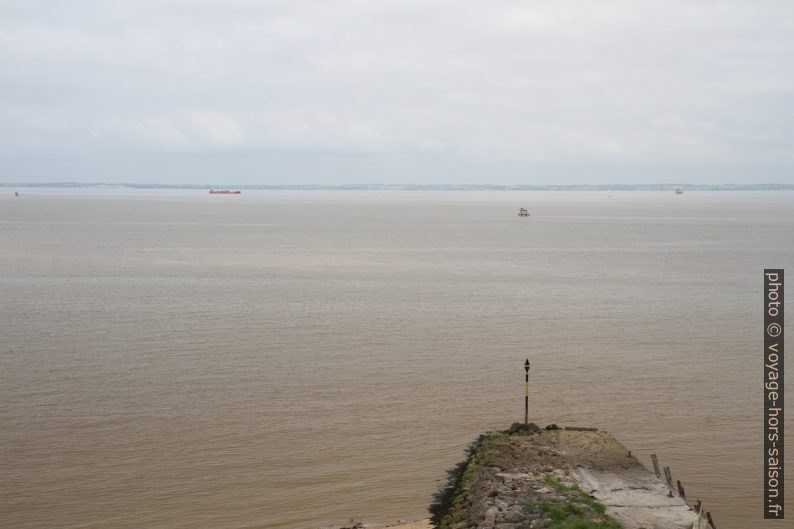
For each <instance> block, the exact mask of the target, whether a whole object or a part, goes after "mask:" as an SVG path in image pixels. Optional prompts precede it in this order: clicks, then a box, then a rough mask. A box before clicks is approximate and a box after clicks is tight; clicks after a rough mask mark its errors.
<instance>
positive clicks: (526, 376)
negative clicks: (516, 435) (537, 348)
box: [524, 358, 529, 424]
mask: <svg viewBox="0 0 794 529" xmlns="http://www.w3.org/2000/svg"><path fill="white" fill-rule="evenodd" d="M524 424H529V358H527V361H526V362H524Z"/></svg>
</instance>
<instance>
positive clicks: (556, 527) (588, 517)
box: [524, 474, 623, 529]
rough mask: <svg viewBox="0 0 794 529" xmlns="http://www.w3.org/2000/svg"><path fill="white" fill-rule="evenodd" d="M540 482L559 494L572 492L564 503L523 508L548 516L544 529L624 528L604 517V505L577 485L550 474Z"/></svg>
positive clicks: (541, 503)
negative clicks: (567, 483)
mask: <svg viewBox="0 0 794 529" xmlns="http://www.w3.org/2000/svg"><path fill="white" fill-rule="evenodd" d="M543 481H545V482H546V483H547V484H548V485H549V486H551V487H552V488H553V489H554V490H556V491H558V492H573V493H575V494H573V495H571V496H568V497H567V498H566V499H565V501H549V500H543V501H540V502H527V503H526V504H525V505H524V509H525V510H526V511H527V512H535V511H536V510H538V511H540V512H542V513H544V514H545V515H546V516H548V518H549V522H548V523H547V524H546V525H544V526H543V527H544V529H623V526H622V525H621V524H620V522H618V521H617V520H615V519H614V518H612V517H611V516H608V515H607V514H606V510H607V508H606V506H605V505H604V504H603V503H600V502H598V501H596V499H595V498H593V497H592V496H591V495H590V494H588V493H586V492H585V491H583V490H582V489H581V488H580V487H579V485H576V484H574V485H566V484H565V483H562V482H561V481H560V480H559V479H557V478H556V477H555V476H553V475H551V474H547V475H546V476H545V477H544V478H543Z"/></svg>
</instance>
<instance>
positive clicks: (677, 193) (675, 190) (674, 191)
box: [673, 187, 684, 195]
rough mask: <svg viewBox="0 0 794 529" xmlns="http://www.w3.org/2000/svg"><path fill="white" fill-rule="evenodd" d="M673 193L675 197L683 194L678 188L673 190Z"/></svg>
mask: <svg viewBox="0 0 794 529" xmlns="http://www.w3.org/2000/svg"><path fill="white" fill-rule="evenodd" d="M673 193H674V194H676V195H683V194H684V190H683V189H681V188H680V187H676V188H675V189H673Z"/></svg>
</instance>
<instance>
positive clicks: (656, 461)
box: [651, 454, 662, 478]
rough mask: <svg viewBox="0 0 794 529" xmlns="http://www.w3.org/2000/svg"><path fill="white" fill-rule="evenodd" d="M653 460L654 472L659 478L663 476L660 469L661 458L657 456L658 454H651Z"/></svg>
mask: <svg viewBox="0 0 794 529" xmlns="http://www.w3.org/2000/svg"><path fill="white" fill-rule="evenodd" d="M651 461H652V462H653V473H654V474H656V477H657V478H660V477H662V472H661V470H659V458H657V457H656V454H651Z"/></svg>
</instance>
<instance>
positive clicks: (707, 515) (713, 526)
mask: <svg viewBox="0 0 794 529" xmlns="http://www.w3.org/2000/svg"><path fill="white" fill-rule="evenodd" d="M706 519H707V520H708V521H709V525H710V526H711V529H717V526H716V525H714V520H712V519H711V512H707V513H706Z"/></svg>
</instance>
